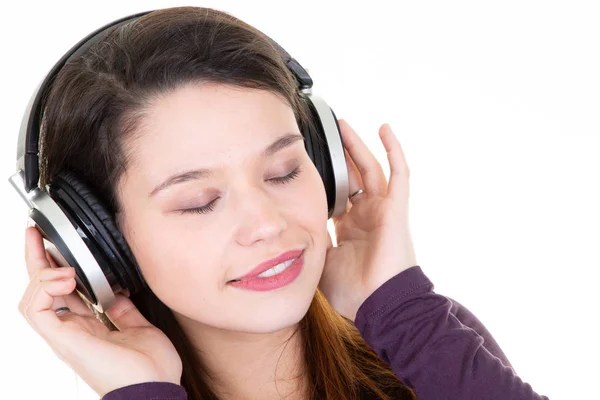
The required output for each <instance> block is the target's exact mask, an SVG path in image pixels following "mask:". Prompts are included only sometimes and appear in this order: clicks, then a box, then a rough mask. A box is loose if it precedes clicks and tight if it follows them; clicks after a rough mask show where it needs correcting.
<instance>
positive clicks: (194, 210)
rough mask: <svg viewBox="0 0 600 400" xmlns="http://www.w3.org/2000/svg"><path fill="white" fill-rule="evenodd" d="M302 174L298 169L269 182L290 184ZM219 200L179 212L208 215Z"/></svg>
mask: <svg viewBox="0 0 600 400" xmlns="http://www.w3.org/2000/svg"><path fill="white" fill-rule="evenodd" d="M300 172H301V170H300V167H296V169H294V170H293V171H292V172H290V173H289V174H287V175H286V176H281V177H277V178H271V179H269V181H273V182H275V183H278V184H286V183H289V182H291V181H293V180H294V179H296V178H297V177H298V175H300ZM219 199H220V197H217V198H216V199H214V200H212V201H211V202H210V203H208V204H206V205H205V206H202V207H195V208H187V209H185V210H179V211H181V214H208V213H209V212H211V211H213V210H214V208H215V203H216V201H217V200H219Z"/></svg>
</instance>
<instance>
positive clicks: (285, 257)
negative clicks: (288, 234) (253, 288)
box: [232, 249, 304, 281]
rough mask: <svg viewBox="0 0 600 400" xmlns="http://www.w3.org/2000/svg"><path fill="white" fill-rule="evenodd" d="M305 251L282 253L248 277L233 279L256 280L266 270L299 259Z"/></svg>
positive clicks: (262, 264) (247, 275) (250, 273)
mask: <svg viewBox="0 0 600 400" xmlns="http://www.w3.org/2000/svg"><path fill="white" fill-rule="evenodd" d="M303 251H304V249H301V250H290V251H286V252H285V253H282V254H280V255H278V256H277V257H275V258H272V259H270V260H267V261H264V262H262V263H260V264H258V265H257V266H256V267H255V268H253V269H252V270H251V271H250V272H248V273H247V274H246V275H244V276H240V277H239V278H236V279H232V280H234V281H240V280H244V279H251V278H254V277H256V276H257V275H260V274H262V273H263V272H265V271H266V270H268V269H271V268H273V267H274V266H276V265H277V264H281V263H282V262H285V261H289V260H291V259H293V258H296V259H297V258H298V257H300V256H301V255H302V252H303Z"/></svg>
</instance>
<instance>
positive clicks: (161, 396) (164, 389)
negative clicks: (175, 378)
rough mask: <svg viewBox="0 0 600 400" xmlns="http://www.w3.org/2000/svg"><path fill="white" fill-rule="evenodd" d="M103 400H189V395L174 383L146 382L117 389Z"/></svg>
mask: <svg viewBox="0 0 600 400" xmlns="http://www.w3.org/2000/svg"><path fill="white" fill-rule="evenodd" d="M102 400H187V394H186V392H185V389H184V388H183V387H182V386H179V385H176V384H174V383H170V382H144V383H138V384H135V385H129V386H124V387H122V388H118V389H115V390H113V391H112V392H109V393H107V394H105V395H104V396H103V397H102Z"/></svg>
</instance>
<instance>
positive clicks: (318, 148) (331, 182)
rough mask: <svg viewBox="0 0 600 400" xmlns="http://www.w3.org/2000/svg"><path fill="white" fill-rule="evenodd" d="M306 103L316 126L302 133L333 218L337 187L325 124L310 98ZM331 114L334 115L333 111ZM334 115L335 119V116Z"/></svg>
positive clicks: (308, 127)
mask: <svg viewBox="0 0 600 400" xmlns="http://www.w3.org/2000/svg"><path fill="white" fill-rule="evenodd" d="M305 102H306V104H307V106H308V109H309V111H310V116H311V120H312V122H313V125H314V126H313V127H310V126H306V127H303V131H302V133H303V135H304V140H305V146H306V151H307V153H308V155H309V156H310V158H311V159H312V161H313V163H314V164H315V167H316V168H317V170H318V171H319V174H320V175H321V179H322V180H323V184H324V185H325V193H326V194H327V208H328V210H329V216H331V214H332V213H333V209H334V207H335V195H336V187H335V176H334V173H333V165H332V163H331V155H330V154H329V145H328V144H327V137H326V136H325V132H324V130H323V123H322V122H321V118H320V117H319V113H318V112H317V109H316V108H315V106H314V105H313V103H312V101H310V99H309V98H308V97H305ZM331 112H332V113H333V110H332V111H331ZM333 115H334V118H335V114H333ZM336 123H337V119H336ZM338 129H339V127H338Z"/></svg>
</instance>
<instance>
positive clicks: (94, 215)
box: [48, 171, 146, 295]
mask: <svg viewBox="0 0 600 400" xmlns="http://www.w3.org/2000/svg"><path fill="white" fill-rule="evenodd" d="M48 193H49V194H50V196H51V197H52V198H53V199H54V200H55V201H56V202H57V204H58V205H59V206H61V208H63V209H65V208H66V209H68V210H69V211H70V214H71V216H72V217H73V218H74V219H75V220H76V222H77V223H78V224H79V225H80V227H84V228H85V229H86V230H87V231H88V232H86V234H87V235H88V238H89V241H91V242H92V243H88V247H89V245H90V244H91V245H92V246H94V247H96V248H97V249H98V250H99V251H100V255H101V258H103V260H98V262H99V264H100V263H102V264H104V265H105V267H104V268H102V269H103V271H105V274H106V273H107V272H108V273H112V274H114V276H115V277H116V278H117V281H118V282H119V284H120V286H121V287H122V288H123V289H128V290H129V292H130V294H131V295H133V294H135V293H137V292H138V291H140V290H141V289H142V288H144V287H146V284H145V281H144V279H143V276H142V274H141V272H140V271H139V268H138V266H137V263H136V261H135V257H134V256H133V253H132V252H131V249H130V248H129V245H128V244H127V242H126V240H125V238H124V237H123V235H122V233H121V232H120V231H119V229H118V228H117V226H116V223H115V221H114V216H113V214H112V213H111V212H109V211H108V209H107V208H106V207H105V206H104V204H103V203H102V202H101V201H100V200H99V199H98V197H97V196H96V195H94V193H93V192H92V190H91V188H90V187H89V186H88V185H87V184H85V183H84V182H83V181H81V180H80V179H78V178H77V177H76V176H75V174H74V173H72V172H69V171H60V172H59V173H58V175H57V176H56V178H55V179H54V180H53V181H52V183H51V184H50V185H49V190H48Z"/></svg>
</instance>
